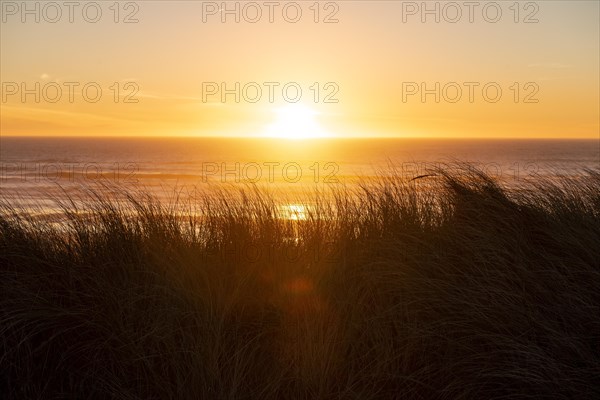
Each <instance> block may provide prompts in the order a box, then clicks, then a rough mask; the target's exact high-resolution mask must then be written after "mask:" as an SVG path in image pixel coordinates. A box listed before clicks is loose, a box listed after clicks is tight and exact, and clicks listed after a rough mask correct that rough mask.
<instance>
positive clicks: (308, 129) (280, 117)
mask: <svg viewBox="0 0 600 400" xmlns="http://www.w3.org/2000/svg"><path fill="white" fill-rule="evenodd" d="M274 111H275V114H276V117H275V121H274V122H273V123H272V124H270V125H269V126H268V127H267V129H266V132H265V136H268V137H276V138H285V139H310V138H317V137H326V136H329V134H328V133H327V132H326V131H325V130H324V129H323V127H321V126H320V125H319V123H318V122H317V118H316V117H317V115H319V113H318V112H316V111H315V110H313V109H312V108H310V107H307V106H305V105H303V104H298V103H295V104H288V105H286V106H283V107H279V108H276V109H275V110H274Z"/></svg>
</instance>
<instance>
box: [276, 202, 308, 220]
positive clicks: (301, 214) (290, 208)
mask: <svg viewBox="0 0 600 400" xmlns="http://www.w3.org/2000/svg"><path fill="white" fill-rule="evenodd" d="M281 218H282V219H287V220H292V221H305V220H306V219H308V209H307V207H306V206H305V205H302V204H284V205H282V206H281Z"/></svg>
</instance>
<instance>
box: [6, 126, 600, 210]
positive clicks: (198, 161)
mask: <svg viewBox="0 0 600 400" xmlns="http://www.w3.org/2000/svg"><path fill="white" fill-rule="evenodd" d="M457 161H460V162H468V163H471V164H472V165H474V166H477V167H479V168H481V169H482V170H484V171H485V172H487V173H488V174H490V175H491V176H493V177H495V178H497V179H499V180H500V181H502V182H506V183H508V184H511V183H515V182H520V181H522V180H526V179H535V178H536V177H538V176H546V177H552V176H558V175H570V176H574V175H575V176H576V175H578V174H581V172H582V171H583V170H584V169H586V168H587V169H594V170H599V169H600V140H469V139H315V140H304V141H303V140H278V139H246V138H66V137H65V138H35V137H2V138H0V195H2V197H3V198H5V199H11V198H15V199H17V198H19V199H21V200H23V199H26V200H28V201H35V202H38V203H40V202H49V203H51V202H52V200H54V199H55V198H56V197H61V196H64V195H65V194H68V193H70V191H72V190H76V189H77V188H81V187H85V186H86V185H89V184H96V183H99V182H105V183H110V184H116V185H121V187H144V188H146V189H148V190H151V191H153V192H155V193H168V192H169V191H172V189H173V188H183V187H188V188H189V187H194V188H200V189H202V188H206V189H208V188H214V187H235V186H236V185H255V186H259V187H263V188H272V189H276V190H282V191H285V192H288V193H293V192H295V191H297V192H302V191H306V190H307V188H310V187H316V186H320V187H323V186H325V187H326V186H328V185H334V186H335V185H352V184H354V183H356V182H357V181H358V180H361V181H365V180H369V179H377V177H380V176H382V175H386V174H389V173H390V172H391V171H392V168H390V166H393V171H394V173H396V174H402V175H403V176H405V177H407V178H411V177H417V176H421V175H428V174H430V173H431V172H432V171H433V170H434V169H435V168H439V167H444V166H445V165H448V164H451V163H454V162H457Z"/></svg>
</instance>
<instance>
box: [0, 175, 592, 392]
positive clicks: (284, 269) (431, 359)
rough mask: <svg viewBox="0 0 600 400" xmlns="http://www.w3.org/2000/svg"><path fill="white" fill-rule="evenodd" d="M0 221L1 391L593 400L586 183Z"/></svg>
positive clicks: (419, 186) (129, 195)
mask: <svg viewBox="0 0 600 400" xmlns="http://www.w3.org/2000/svg"><path fill="white" fill-rule="evenodd" d="M61 202H62V203H61V204H62V209H63V212H62V216H61V218H62V219H61V221H62V222H61V223H58V224H57V223H56V221H53V220H52V219H51V218H47V217H46V218H44V217H39V216H36V215H35V213H34V212H33V211H31V210H30V211H29V212H22V210H20V209H19V207H17V206H16V205H15V204H11V201H8V200H6V199H5V200H4V201H3V203H2V204H1V206H0V263H1V267H0V369H1V370H0V372H1V375H0V376H1V378H0V379H1V381H0V386H1V387H0V393H2V394H3V395H2V397H3V398H7V399H8V398H25V399H109V398H118V399H227V398H231V399H234V398H235V399H238V398H248V399H315V398H318V399H337V398H344V399H361V400H362V399H380V398H401V399H506V398H556V399H560V398H565V399H574V398H577V399H584V398H589V399H597V398H600V379H599V377H600V317H599V316H600V174H599V173H598V172H594V171H587V172H586V173H585V174H583V175H582V176H581V177H579V178H572V179H567V178H563V179H562V180H560V181H553V180H550V179H548V178H539V179H538V180H535V181H529V182H526V183H523V184H522V185H520V186H518V187H513V188H511V189H510V190H507V189H505V188H502V187H500V186H499V184H498V183H497V182H495V181H493V180H492V179H490V178H489V177H487V176H485V175H483V174H482V173H480V172H478V171H476V170H474V169H472V168H468V167H467V166H465V165H462V166H460V165H459V166H455V167H454V168H450V169H446V170H440V171H437V172H436V174H435V175H434V176H427V177H423V178H420V179H416V180H406V179H402V178H401V177H399V176H397V175H396V176H392V177H388V178H382V179H381V180H379V181H377V182H376V183H370V184H367V183H365V184H363V185H361V186H358V187H352V188H346V189H337V190H332V193H329V194H327V195H321V196H317V195H315V198H313V199H312V203H310V208H307V210H306V213H305V215H304V216H305V217H306V218H305V219H301V220H298V221H295V220H288V219H282V218H280V210H279V207H280V205H279V203H278V202H277V201H275V200H274V198H273V197H272V196H270V195H268V194H266V193H265V192H263V191H258V190H253V189H251V188H250V189H247V190H246V191H244V192H242V193H240V192H236V193H233V192H228V191H221V192H218V193H215V192H212V193H211V194H206V195H203V196H200V195H198V196H196V197H194V198H191V199H190V198H188V197H185V199H184V196H182V197H180V198H179V199H178V200H177V201H175V202H172V203H170V204H168V203H160V202H158V201H156V200H155V199H153V198H152V197H151V196H149V195H147V194H144V193H142V192H136V191H133V190H131V191H128V192H118V191H116V190H115V188H109V187H104V188H100V189H98V188H97V189H96V190H91V189H89V190H88V191H87V192H86V193H85V194H80V195H78V196H75V195H72V197H71V199H70V200H64V199H63V200H61Z"/></svg>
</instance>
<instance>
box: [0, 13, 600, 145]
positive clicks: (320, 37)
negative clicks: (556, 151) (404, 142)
mask: <svg viewBox="0 0 600 400" xmlns="http://www.w3.org/2000/svg"><path fill="white" fill-rule="evenodd" d="M89 3H90V2H82V3H80V4H81V6H80V7H78V8H75V9H73V10H69V9H68V8H67V7H65V6H61V5H62V4H63V3H62V2H57V3H55V4H58V5H59V7H60V9H53V8H51V7H45V3H39V2H28V3H27V7H29V8H28V10H23V9H22V7H23V6H22V4H24V3H21V2H7V1H2V3H1V5H2V24H1V30H2V31H1V39H0V44H1V50H0V56H1V61H0V63H1V80H2V99H1V101H2V103H1V107H2V110H1V111H2V112H1V117H0V128H1V134H2V135H7V136H8V135H60V136H63V135H90V136H98V135H128V136H129V135H164V136H180V135H186V136H188V135H198V136H201V135H212V136H215V135H216V136H220V135H223V136H230V135H241V136H253V135H262V134H264V132H265V131H267V130H268V129H269V127H270V126H271V127H273V126H276V127H277V129H282V130H284V131H285V130H286V129H290V128H291V127H292V126H293V125H294V124H296V125H297V127H298V126H299V129H303V127H305V125H303V121H302V119H303V118H304V116H303V115H302V114H299V115H296V116H295V117H296V118H295V119H294V118H292V119H291V120H290V119H289V118H288V120H284V121H281V119H282V118H284V119H285V118H287V117H282V116H281V115H282V114H281V113H280V111H278V110H281V109H282V108H283V109H284V110H285V106H286V105H288V104H290V103H291V101H292V100H294V99H293V98H292V97H293V96H294V95H295V93H294V91H295V89H296V88H297V87H300V88H301V90H302V95H301V96H300V100H299V104H302V105H303V107H304V108H305V109H307V110H311V113H313V114H314V115H313V114H311V115H313V116H311V117H307V118H311V119H314V120H311V123H312V125H306V127H308V126H316V125H315V124H318V127H319V129H321V130H322V131H323V132H327V133H328V134H330V135H333V136H385V135H398V136H411V137H481V138H487V137H490V138H491V137H515V138H535V137H539V138H542V137H544V138H548V137H555V138H558V137H562V138H598V137H599V132H600V128H599V119H600V116H599V112H600V111H599V110H600V105H599V87H600V82H599V68H600V67H599V48H600V43H599V37H600V33H599V21H600V18H599V17H600V12H599V3H598V2H597V1H551V2H542V1H540V2H520V3H519V7H514V2H513V1H507V2H504V1H500V2H496V3H493V2H479V3H477V4H478V6H476V7H475V8H474V9H471V10H470V9H469V8H467V7H465V6H464V5H463V2H456V3H453V4H458V5H459V8H456V7H454V6H448V2H437V3H436V2H429V3H427V4H428V7H430V9H431V10H433V9H434V7H436V4H437V7H438V10H439V11H438V12H439V14H438V16H439V22H436V21H435V18H436V15H435V12H434V13H429V14H428V13H424V12H423V11H424V10H422V9H421V2H402V1H396V2H394V1H338V2H327V1H321V2H320V3H319V4H318V7H315V5H314V3H315V2H314V1H301V2H297V3H295V4H297V6H296V5H295V4H291V3H292V2H279V3H273V4H274V6H273V8H272V9H270V8H269V7H268V6H265V4H266V3H265V2H262V1H259V2H237V3H236V2H227V3H226V4H225V11H227V10H234V8H235V7H236V4H237V7H238V10H239V14H238V15H239V19H240V21H239V23H238V22H236V21H235V18H236V13H235V12H234V13H230V14H225V16H224V17H222V15H221V13H222V12H223V10H221V11H219V10H218V8H222V7H223V5H222V4H221V3H222V2H192V1H152V2H143V1H139V2H129V3H128V2H121V3H120V4H119V5H120V7H119V8H118V14H117V13H116V11H117V9H116V8H115V7H114V5H113V4H114V2H112V1H110V2H98V4H99V5H100V11H101V15H99V16H98V14H97V13H96V11H98V10H96V9H95V8H94V7H95V6H92V5H89ZM249 3H252V5H250V6H249V5H248V4H249ZM491 3H493V4H491ZM36 4H38V5H37V6H36ZM496 4H498V5H499V11H500V12H501V15H499V16H498V14H497V11H498V8H497V7H496ZM36 7H38V8H37V10H36ZM111 7H112V8H111ZM214 7H218V8H214ZM511 7H512V8H511ZM83 8H86V11H85V12H84V11H83ZM284 9H285V10H286V11H285V12H284ZM298 9H299V10H301V12H302V14H301V16H298V17H297V15H298V14H296V11H297V10H298ZM317 9H318V10H319V12H318V15H317V14H316V10H317ZM484 9H485V12H484V11H483V10H484ZM26 11H30V12H29V13H28V12H26ZM425 11H426V10H425ZM434 11H435V10H434ZM517 11H518V13H517ZM257 12H261V13H262V15H260V16H259V14H258V13H257ZM270 12H271V13H272V14H271V15H269V13H270ZM457 12H459V13H461V16H460V18H458V14H457ZM59 14H60V15H59ZM70 14H71V15H70ZM497 16H498V17H497ZM270 17H271V18H272V19H273V21H272V22H270V21H269V19H270ZM36 18H39V22H36V21H35V19H36ZM69 18H72V22H70V21H69ZM222 18H225V22H224V23H223V21H222ZM423 18H424V19H425V22H423V20H422V19H423ZM470 18H472V19H473V20H472V22H471V21H469V19H470ZM94 19H98V21H97V22H91V21H93V20H94ZM115 19H116V21H118V22H115ZM126 19H129V20H130V22H131V23H124V20H126ZM294 19H298V21H297V22H295V23H293V22H292V21H293V20H294ZM315 19H316V20H318V22H315ZM325 19H328V20H329V22H331V23H324V20H325ZM495 19H498V21H497V22H493V21H494V20H495ZM23 20H24V22H23ZM53 20H56V21H57V22H52V21H53ZM136 20H137V22H136ZM252 20H257V21H256V22H252ZM336 20H337V22H336ZM453 20H457V21H456V22H452V21H453ZM525 20H528V21H529V23H525ZM535 20H537V22H535ZM515 21H517V22H515ZM211 82H214V83H216V84H217V86H220V85H221V84H222V83H224V84H225V86H226V88H228V89H234V88H235V87H236V86H235V85H236V82H239V87H240V89H239V92H238V94H239V96H240V99H239V102H236V99H235V94H229V95H227V96H226V97H225V99H224V101H223V99H222V97H221V94H222V93H221V90H220V88H218V92H217V93H216V94H213V95H210V94H209V93H208V92H207V90H208V89H209V88H210V89H214V88H215V86H212V83H211ZM253 82H255V83H253ZM265 82H269V84H265ZM465 82H467V84H465ZM36 84H37V85H39V89H38V86H36ZM286 84H287V86H286V87H287V88H288V92H287V94H288V98H287V99H286V98H285V96H284V93H283V91H282V87H284V85H286ZM315 84H316V85H315ZM69 85H70V86H69ZM85 85H87V93H82V88H83V87H84V86H85ZM269 85H271V86H269ZM422 85H424V87H425V88H426V89H429V90H432V92H431V93H430V94H428V95H426V96H425V98H424V99H423V98H422V97H421V95H422V88H423V86H422ZM436 85H439V90H437V93H436V90H435V89H436ZM244 86H246V92H244V91H243V88H244ZM98 87H99V88H100V89H101V90H102V94H101V96H99V97H98V101H97V102H92V100H94V96H96V88H98ZM257 87H259V88H260V90H261V91H262V93H261V94H262V95H261V97H260V98H257V94H258V92H256V88H257ZM270 87H272V88H273V99H272V100H273V101H270V100H271V99H269V88H270ZM484 87H486V88H487V89H486V92H485V93H484V92H483V88H484ZM57 88H59V89H60V91H61V94H62V96H61V98H60V99H58V100H56V102H53V101H54V100H55V98H56V96H57V94H58V92H57ZM117 88H118V94H117V93H116V91H117ZM317 88H318V91H319V98H318V99H315V94H316V91H317ZM457 88H458V89H460V90H461V91H462V96H461V97H460V99H458V98H457V95H458V92H457V91H456V90H457ZM498 88H499V89H500V90H501V91H502V97H501V98H499V99H498V101H497V102H494V97H495V95H496V94H495V93H496V90H497V89H498ZM23 89H25V90H29V94H24V93H23ZM471 89H472V90H473V91H472V92H471V93H470V90H471ZM415 90H416V92H415ZM517 91H518V93H517ZM132 93H134V94H133V96H132V97H131V99H132V100H134V101H137V102H134V103H127V102H124V100H126V95H128V94H132ZM244 94H245V96H244ZM470 94H472V99H469V95H470ZM486 94H487V95H488V98H487V100H486V97H485V95H486ZM69 95H72V96H73V97H72V98H71V99H70V98H69ZM86 95H87V97H86ZM327 95H331V98H330V99H331V100H335V101H337V102H335V103H330V102H325V97H326V96H327ZM436 95H438V96H439V103H438V102H436V101H435V100H436V98H435V97H436ZM36 96H38V97H39V99H36ZM115 96H116V97H115ZM515 96H516V97H515ZM528 96H529V97H528ZM457 99H458V100H457ZM527 99H528V100H529V101H531V102H527V101H526V100H527ZM36 100H39V102H36ZM254 100H256V102H253V101H254ZM315 100H317V101H316V102H315ZM455 100H456V101H455ZM470 100H472V101H470ZM515 100H516V102H515ZM283 114H286V113H285V112H284V113H283ZM288 114H289V113H288ZM286 115H287V114H286ZM278 119H279V120H278ZM286 124H287V125H286ZM306 129H308V128H306ZM285 134H286V133H285V132H282V135H284V136H285Z"/></svg>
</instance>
